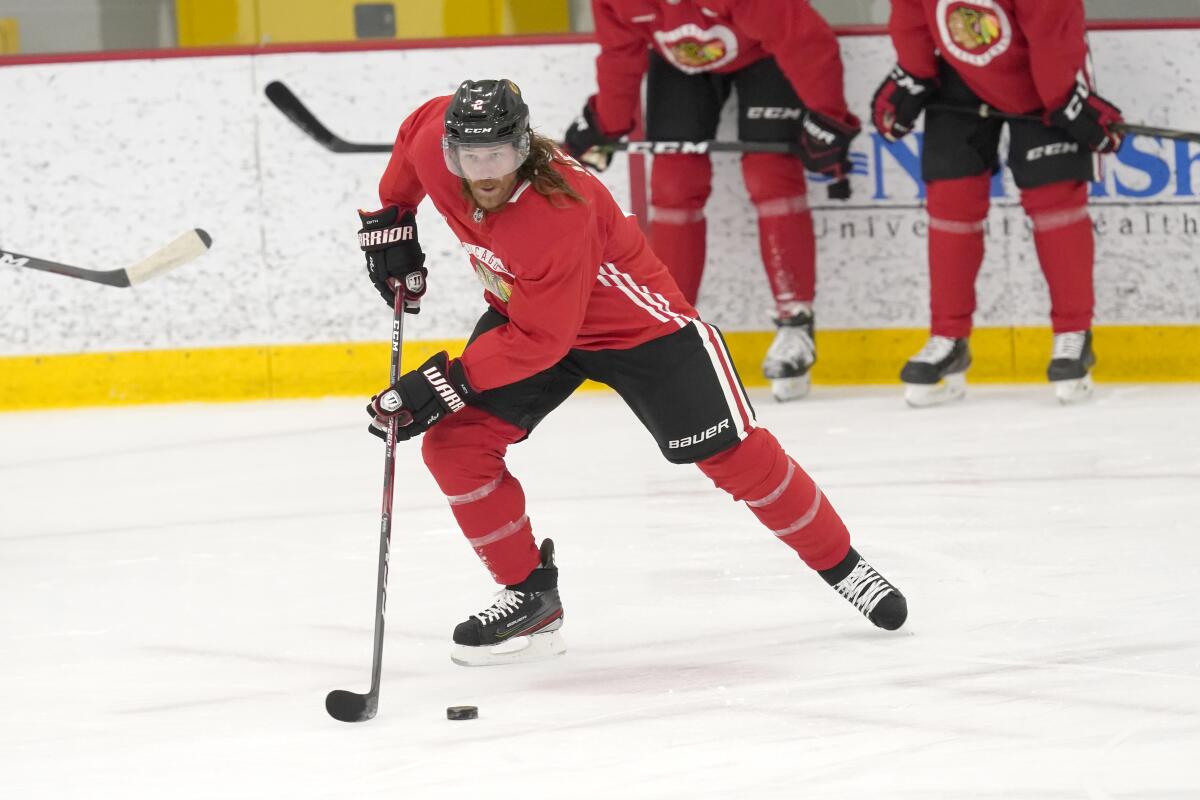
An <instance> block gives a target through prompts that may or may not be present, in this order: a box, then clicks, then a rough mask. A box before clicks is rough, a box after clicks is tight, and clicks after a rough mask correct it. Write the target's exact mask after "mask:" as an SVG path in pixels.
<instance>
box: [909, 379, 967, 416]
mask: <svg viewBox="0 0 1200 800" xmlns="http://www.w3.org/2000/svg"><path fill="white" fill-rule="evenodd" d="M966 394H967V375H966V373H964V372H956V373H954V374H953V375H947V376H946V377H944V378H942V379H941V380H940V381H938V382H937V383H928V384H927V383H906V384H904V402H906V403H908V404H909V405H910V406H912V407H913V408H929V407H930V406H940V405H942V404H943V403H949V402H951V401H953V400H961V399H962V398H963V397H964V396H966Z"/></svg>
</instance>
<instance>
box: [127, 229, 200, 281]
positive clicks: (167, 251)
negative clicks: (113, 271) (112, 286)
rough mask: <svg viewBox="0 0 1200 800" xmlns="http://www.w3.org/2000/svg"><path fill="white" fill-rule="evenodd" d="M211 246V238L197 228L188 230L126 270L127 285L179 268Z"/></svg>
mask: <svg viewBox="0 0 1200 800" xmlns="http://www.w3.org/2000/svg"><path fill="white" fill-rule="evenodd" d="M211 246H212V237H211V236H209V235H208V234H207V233H205V232H204V231H202V230H200V229H199V228H196V229H195V230H190V231H188V232H187V233H185V234H183V235H182V236H180V237H179V238H178V239H176V240H175V241H173V242H171V243H170V244H169V245H167V246H166V247H164V248H163V249H161V250H159V251H158V252H156V253H154V254H153V255H150V256H148V257H146V258H144V259H142V260H141V261H139V262H138V263H136V264H134V265H133V266H132V267H129V268H127V269H126V270H125V274H126V275H127V276H128V278H129V285H130V286H136V285H137V284H139V283H143V282H145V281H148V280H150V279H151V278H153V277H155V276H156V275H161V274H163V273H164V272H169V271H171V270H173V269H175V268H176V267H181V266H183V265H184V264H186V263H188V262H189V261H191V260H193V259H195V258H199V257H200V256H202V255H204V254H205V253H207V252H208V248H209V247H211Z"/></svg>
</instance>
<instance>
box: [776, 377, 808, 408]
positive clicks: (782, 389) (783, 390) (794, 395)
mask: <svg viewBox="0 0 1200 800" xmlns="http://www.w3.org/2000/svg"><path fill="white" fill-rule="evenodd" d="M811 388H812V379H811V378H809V376H808V374H807V373H805V374H804V375H798V376H796V377H795V378H775V379H774V380H772V381H771V394H772V395H773V396H774V397H775V399H776V400H777V401H779V402H780V403H786V402H788V401H789V400H799V399H800V398H801V397H805V396H806V395H807V394H808V391H809V389H811Z"/></svg>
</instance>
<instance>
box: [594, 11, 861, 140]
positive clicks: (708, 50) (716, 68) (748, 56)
mask: <svg viewBox="0 0 1200 800" xmlns="http://www.w3.org/2000/svg"><path fill="white" fill-rule="evenodd" d="M592 14H593V16H594V18H595V22H596V38H597V40H599V42H600V55H599V57H598V58H597V59H596V83H597V85H598V86H599V87H600V91H599V94H598V95H597V97H596V113H597V115H598V122H599V123H600V127H601V128H602V129H603V130H604V131H605V132H607V133H609V134H612V135H615V134H624V133H627V132H629V130H630V129H632V128H633V124H634V118H635V112H636V111H637V109H638V107H639V105H640V102H641V87H642V75H643V74H644V73H645V72H646V53H647V51H648V50H649V48H654V49H655V50H657V51H658V52H659V53H660V54H661V55H662V57H663V58H665V59H666V60H667V61H668V62H669V63H670V64H672V65H673V66H675V67H676V68H677V69H679V70H682V71H683V72H687V73H690V74H695V73H700V72H733V71H735V70H739V69H742V68H743V67H746V66H749V65H750V64H753V63H754V62H755V61H760V60H762V59H764V58H766V57H767V56H774V57H775V61H776V63H778V64H779V68H780V69H781V70H783V74H784V75H786V76H787V77H788V80H789V81H791V83H792V88H794V89H795V90H796V94H797V95H799V97H800V99H801V100H802V101H803V102H804V104H805V105H806V106H808V107H809V108H811V109H813V110H814V111H818V112H820V113H822V114H826V115H828V116H831V117H834V118H836V119H846V118H847V113H848V110H847V107H846V98H845V93H844V90H843V85H842V57H841V53H840V51H839V50H838V43H837V37H835V36H834V35H833V30H832V29H831V28H830V27H829V25H828V23H826V22H825V20H824V19H823V18H822V17H821V15H820V14H818V13H817V12H816V11H814V10H813V9H812V7H811V6H810V5H809V4H808V0H786V2H783V1H782V0H592Z"/></svg>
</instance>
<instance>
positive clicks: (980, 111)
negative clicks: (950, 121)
mask: <svg viewBox="0 0 1200 800" xmlns="http://www.w3.org/2000/svg"><path fill="white" fill-rule="evenodd" d="M928 108H929V109H931V110H933V111H951V112H953V113H955V114H968V115H970V116H973V117H980V118H981V119H1002V120H1013V121H1020V122H1037V123H1039V124H1042V125H1044V124H1045V120H1043V119H1042V118H1041V117H1039V116H1037V115H1036V114H1009V113H1008V112H1006V111H997V110H996V109H994V108H992V107H991V106H989V105H988V104H987V103H980V104H979V105H978V106H948V105H942V104H940V103H934V104H930V105H929V106H928ZM1112 127H1113V130H1115V131H1119V132H1120V133H1128V134H1131V135H1133V136H1156V137H1158V138H1160V139H1178V140H1180V141H1184V142H1200V133H1193V132H1192V131H1179V130H1175V129H1173V128H1154V127H1151V126H1149V125H1138V124H1136V123H1132V122H1118V123H1116V124H1115V125H1113V126H1112Z"/></svg>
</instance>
